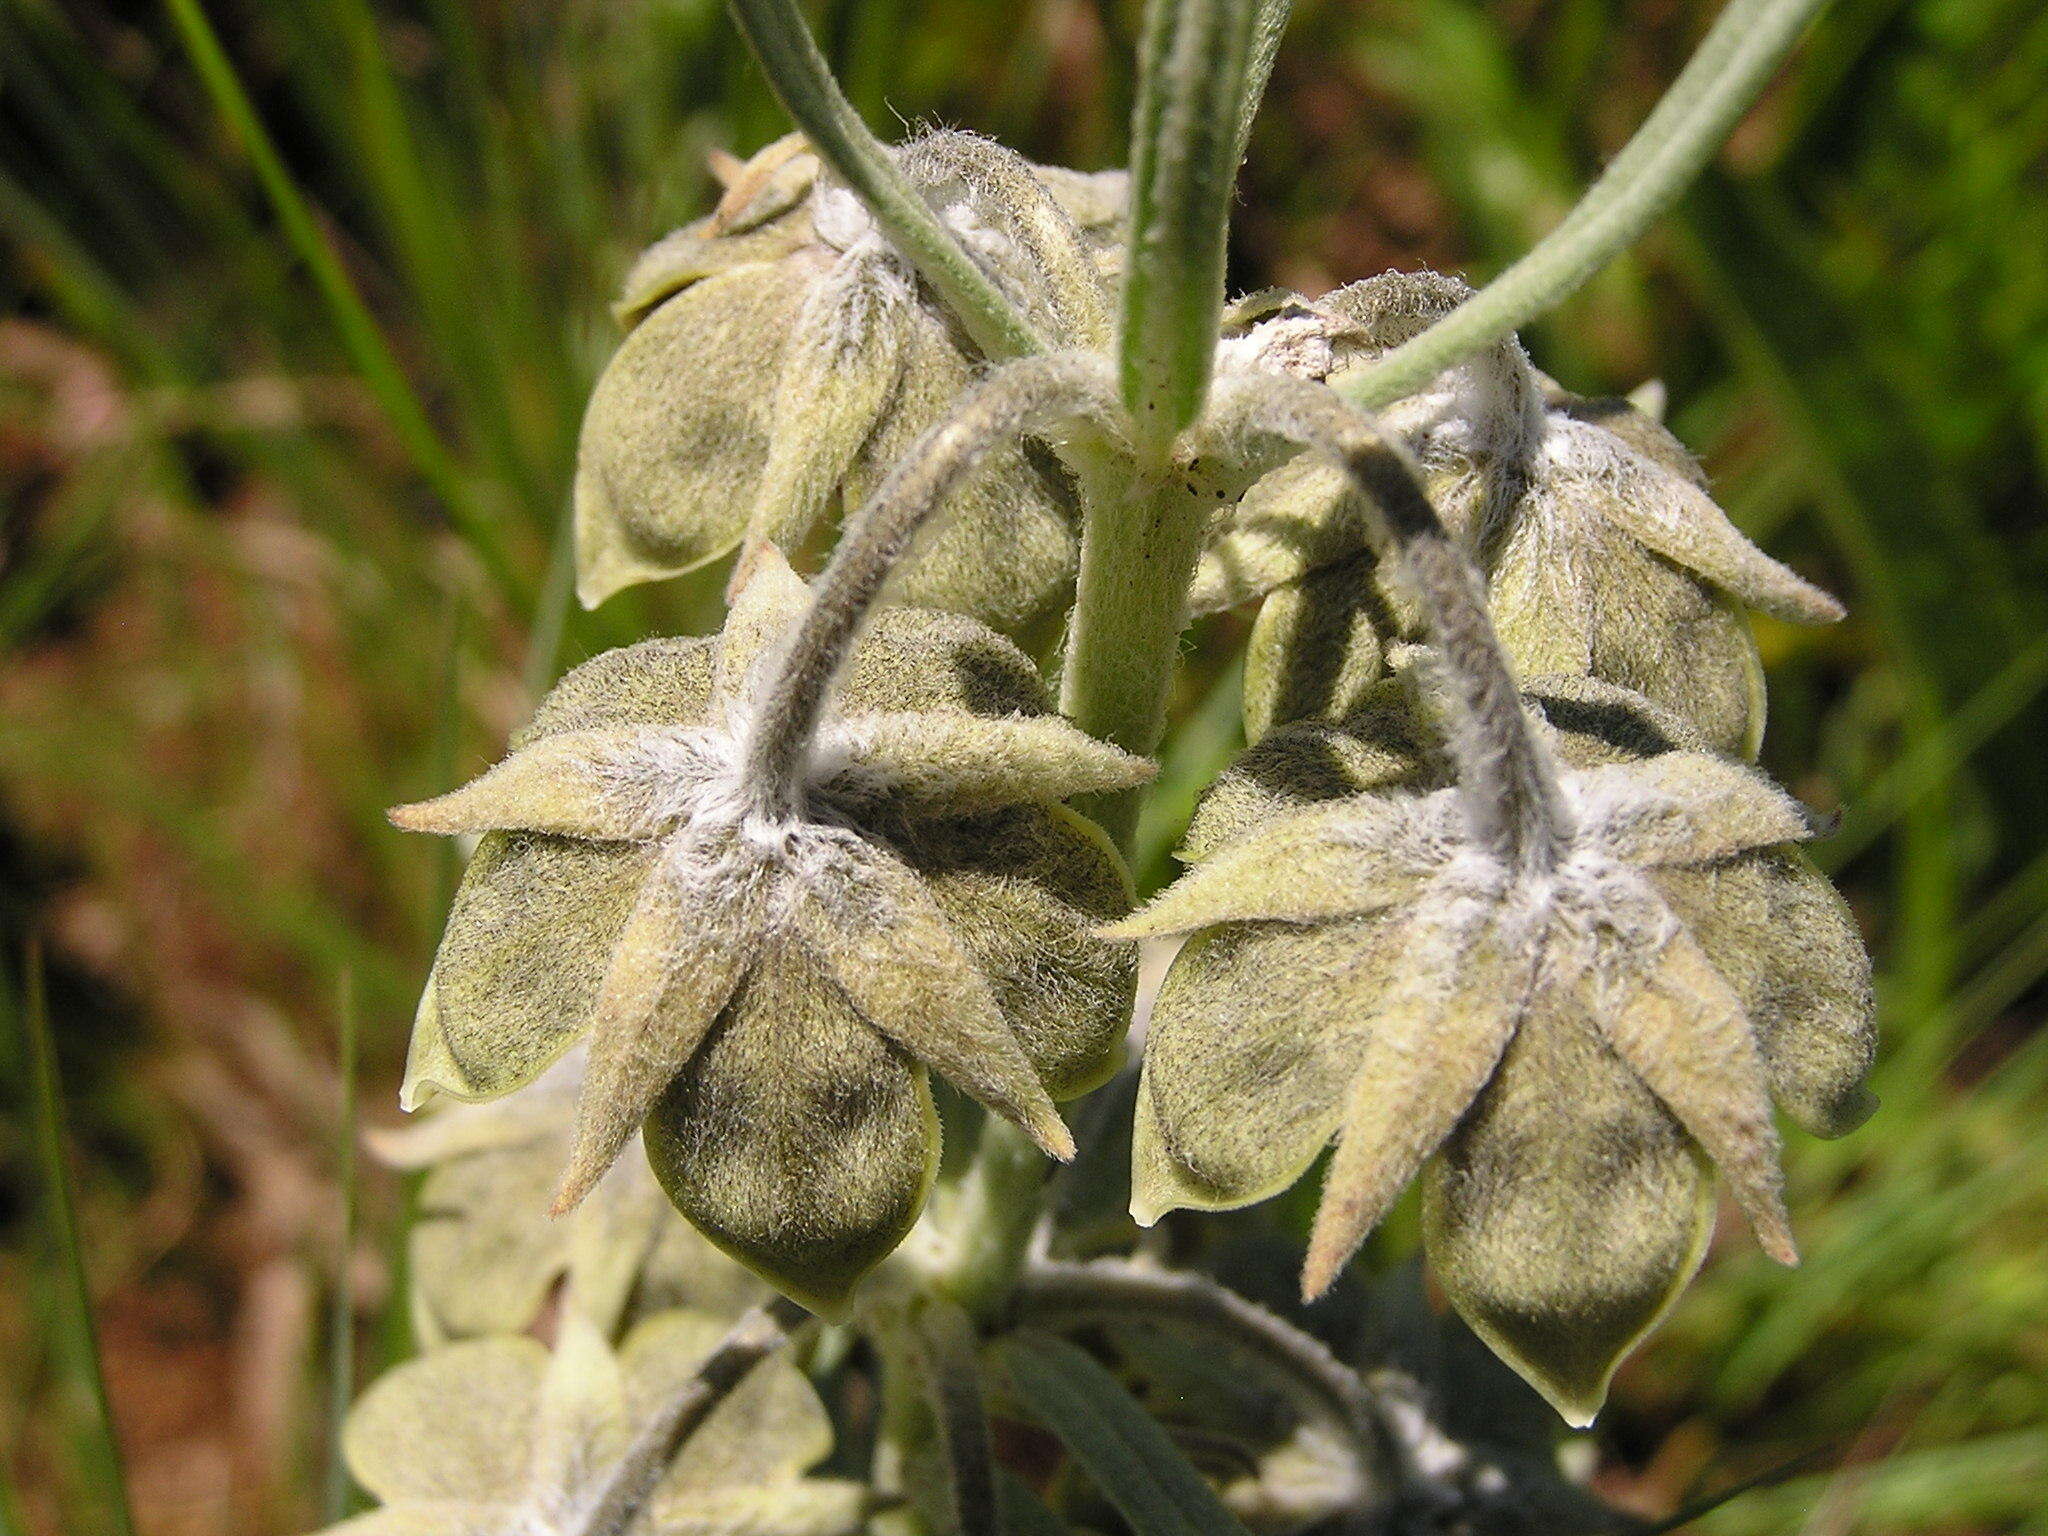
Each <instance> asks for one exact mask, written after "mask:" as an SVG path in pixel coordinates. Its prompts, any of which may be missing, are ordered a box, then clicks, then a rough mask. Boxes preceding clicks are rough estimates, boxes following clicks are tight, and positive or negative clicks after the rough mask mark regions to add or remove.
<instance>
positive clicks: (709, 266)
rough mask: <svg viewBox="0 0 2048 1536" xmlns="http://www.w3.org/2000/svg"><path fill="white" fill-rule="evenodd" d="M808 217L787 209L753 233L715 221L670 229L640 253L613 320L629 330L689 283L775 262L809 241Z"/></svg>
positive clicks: (621, 288) (765, 221) (769, 219)
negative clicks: (723, 228)
mask: <svg viewBox="0 0 2048 1536" xmlns="http://www.w3.org/2000/svg"><path fill="white" fill-rule="evenodd" d="M813 238H814V237H813V232H812V229H811V221H810V219H809V217H808V216H807V215H805V214H803V213H795V214H794V215H793V216H792V212H791V210H790V209H789V208H787V207H785V208H784V209H783V210H782V211H781V215H780V216H770V217H769V218H766V219H763V220H761V221H760V222H758V223H757V224H756V225H755V226H754V227H753V228H751V229H748V230H744V231H737V232H731V233H721V232H720V231H719V229H718V225H717V221H716V220H715V219H699V220H697V221H696V222H695V223H692V224H686V225H685V226H683V228H681V229H677V230H671V231H670V232H669V233H668V234H666V235H664V236H662V238H661V239H659V240H657V241H655V242H654V244H652V245H650V246H649V247H648V248H647V249H646V250H644V251H642V252H641V253H640V256H639V259H638V260H636V261H635V262H634V263H633V266H632V268H631V270H630V271H628V272H627V274H626V281H625V282H624V283H623V284H622V285H621V286H620V289H619V296H618V298H617V299H615V300H614V301H613V303H612V318H613V319H615V320H617V321H618V322H619V324H620V325H621V326H623V327H625V328H626V329H628V330H630V329H632V328H633V327H634V326H636V325H638V324H639V323H640V322H641V321H642V320H644V319H645V318H646V317H647V315H648V314H649V312H651V311H652V310H654V309H655V308H657V307H658V306H659V305H661V304H663V303H665V302H666V301H667V300H669V299H671V298H673V297H675V295H677V294H678V293H681V292H682V291H683V290H684V289H685V288H688V287H689V286H690V285H691V284H692V283H700V282H702V281H703V280H704V279H705V278H707V277H716V276H717V275H718V274H719V273H721V272H729V271H731V270H732V269H733V268H735V267H744V266H753V265H759V264H766V263H771V262H778V261H781V260H783V259H784V258H785V257H788V256H793V255H795V254H796V253H797V252H798V251H799V250H801V249H803V248H804V247H805V246H806V245H809V244H811V243H812V241H813Z"/></svg>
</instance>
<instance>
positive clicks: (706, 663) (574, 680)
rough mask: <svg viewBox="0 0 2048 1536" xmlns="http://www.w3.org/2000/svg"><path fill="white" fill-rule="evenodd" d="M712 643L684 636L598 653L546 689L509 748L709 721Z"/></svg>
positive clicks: (698, 637)
mask: <svg viewBox="0 0 2048 1536" xmlns="http://www.w3.org/2000/svg"><path fill="white" fill-rule="evenodd" d="M716 644H717V642H716V641H715V640H713V639H710V638H707V637H701V636H688V637H683V638H664V639H659V640H642V641H641V642H640V643H639V644H637V645H622V646H620V647H619V648H618V649H617V650H613V651H602V652H600V653H599V654H597V655H595V656H593V657H591V658H590V660H588V661H586V662H584V663H583V664H582V665H581V666H578V667H575V668H573V669H572V670H570V671H569V672H567V673H565V674H564V675H563V677H562V680H561V681H560V682H558V683H556V684H555V686H554V687H553V688H551V689H549V690H548V695H547V697H546V698H544V699H542V700H541V701H540V707H539V708H537V709H536V710H535V711H534V712H533V719H532V720H531V721H529V722H528V723H527V725H526V727H525V728H524V729H523V730H521V731H519V732H517V733H516V734H515V735H514V736H513V738H512V746H513V748H514V750H517V749H519V748H521V747H526V746H531V745H532V744H533V743H534V742H536V741H539V740H540V739H541V738H543V737H546V736H553V735H557V734H559V733H561V732H564V731H596V730H608V729H615V728H619V727H624V726H636V725H656V726H660V725H702V724H707V723H713V722H711V721H710V720H709V717H708V709H709V706H710V702H711V672H712V657H713V654H714V651H715V648H716Z"/></svg>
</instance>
